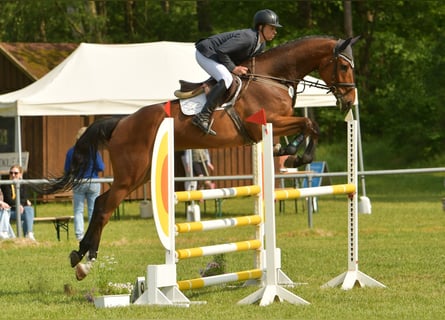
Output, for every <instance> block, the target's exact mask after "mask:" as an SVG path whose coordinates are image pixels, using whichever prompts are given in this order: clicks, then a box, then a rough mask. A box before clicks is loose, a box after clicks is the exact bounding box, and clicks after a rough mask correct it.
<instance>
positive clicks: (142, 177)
mask: <svg viewBox="0 0 445 320" xmlns="http://www.w3.org/2000/svg"><path fill="white" fill-rule="evenodd" d="M357 40H358V37H356V38H350V39H347V40H342V39H340V40H338V39H334V38H332V37H327V36H312V37H304V38H301V39H297V40H293V41H290V42H288V43H285V44H282V45H279V46H277V47H274V48H271V49H270V50H268V51H266V52H264V53H262V54H260V55H257V56H256V57H254V58H252V59H250V60H248V61H246V62H245V63H243V65H245V66H247V67H248V68H249V71H250V73H249V74H248V75H246V76H245V77H243V78H242V90H241V92H240V94H239V96H238V98H237V100H236V102H235V103H234V105H233V107H232V109H233V110H234V111H235V113H236V114H237V117H238V118H239V123H238V127H237V126H236V125H235V124H234V120H233V119H232V118H231V117H230V116H229V115H228V112H214V114H213V117H214V124H213V129H214V130H215V131H216V132H217V135H216V136H212V135H206V134H205V133H203V132H202V131H201V130H200V129H199V128H197V127H195V126H194V125H193V124H192V123H191V119H192V116H186V115H184V114H183V113H182V112H181V110H180V106H179V100H173V101H170V102H169V103H170V116H171V117H173V118H174V120H175V121H174V141H175V150H185V149H198V148H199V149H201V148H202V149H206V148H218V147H233V146H240V145H244V144H246V143H255V142H258V141H260V139H261V126H260V125H258V124H255V123H251V122H247V121H246V118H248V117H249V116H251V115H253V114H255V113H257V112H258V111H260V110H261V109H263V110H264V111H265V116H266V121H267V122H269V123H272V125H273V135H274V136H291V135H299V137H300V139H299V140H304V139H302V137H309V140H310V142H309V143H308V145H307V146H306V149H305V151H304V154H303V155H302V156H301V157H300V156H298V155H292V154H291V155H290V158H289V159H291V160H290V162H289V161H288V162H287V164H289V163H290V164H292V165H293V166H299V165H302V164H305V163H310V162H311V161H312V159H313V157H314V152H315V146H316V143H317V139H318V127H317V125H316V124H315V123H314V122H312V121H311V120H310V119H309V118H304V117H296V116H294V115H293V105H294V102H295V100H294V99H295V95H296V88H297V84H298V83H299V82H301V81H304V80H303V78H304V76H305V75H307V74H309V73H311V72H313V71H318V74H319V76H320V77H321V78H322V79H323V80H324V81H325V83H326V84H327V86H325V88H326V90H327V91H329V92H331V93H333V94H334V95H335V97H336V99H337V104H338V105H339V106H340V107H341V108H342V109H343V110H346V109H349V108H350V107H351V106H352V105H353V103H354V100H355V83H354V72H353V69H354V63H353V57H352V48H351V46H352V45H353V44H354V43H355V42H356V41H357ZM166 116H167V114H166V112H165V108H164V104H155V105H150V106H145V107H142V108H141V109H139V110H138V111H136V112H135V113H133V114H130V115H128V116H124V117H120V118H116V117H111V118H105V119H100V120H97V121H95V122H94V123H93V124H92V125H91V126H89V127H88V129H87V130H86V132H85V133H84V134H83V135H82V136H81V137H80V138H79V139H78V141H77V143H76V145H75V149H74V156H73V162H72V164H71V169H70V171H69V172H66V173H64V175H62V176H61V177H59V178H56V179H51V180H50V182H49V184H47V185H46V186H45V187H42V193H45V194H50V193H55V192H58V191H61V190H69V189H72V188H73V187H74V186H76V185H78V184H80V183H84V182H85V181H84V179H79V178H78V177H82V176H83V175H82V173H83V172H84V171H85V170H86V168H85V166H86V165H87V164H88V162H89V159H91V158H92V157H93V155H95V153H96V152H97V150H98V149H100V148H102V147H105V148H107V149H108V150H109V155H110V160H111V164H112V167H113V178H114V180H113V184H112V185H111V187H110V189H109V190H108V191H106V192H104V193H103V194H101V195H100V196H99V197H98V198H97V199H96V201H95V204H94V211H93V215H92V219H91V222H90V224H89V226H88V229H87V231H86V233H85V236H84V238H83V239H82V240H81V241H80V243H79V250H73V251H72V252H71V254H70V262H71V266H72V267H75V268H76V270H75V271H76V277H77V279H78V280H82V279H83V278H84V277H86V276H87V274H88V272H89V271H90V269H91V266H92V262H94V261H95V260H96V258H97V252H98V249H99V243H100V239H101V235H102V231H103V228H104V227H105V225H106V224H107V222H108V221H109V219H110V217H111V215H112V214H113V212H114V210H115V209H116V208H117V207H118V206H119V204H120V203H121V202H122V201H123V200H124V199H125V197H126V196H127V195H128V194H129V193H130V192H132V191H133V190H135V189H136V188H137V187H139V186H141V185H142V184H144V183H146V182H147V181H149V180H150V170H151V160H152V159H151V158H152V152H153V144H154V140H155V137H156V133H157V130H158V127H159V125H160V124H161V122H162V120H163V119H164V118H165V117H166ZM239 127H241V129H240V128H239ZM293 147H295V143H294V146H293ZM293 147H291V148H286V147H284V148H277V149H276V150H274V154H275V155H283V154H290V153H292V152H295V151H296V150H295V148H293ZM289 151H290V152H289ZM289 159H288V160H289ZM87 253H88V254H87ZM85 255H87V262H86V263H81V261H82V259H83V257H84V256H85Z"/></svg>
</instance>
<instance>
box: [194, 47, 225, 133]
mask: <svg viewBox="0 0 445 320" xmlns="http://www.w3.org/2000/svg"><path fill="white" fill-rule="evenodd" d="M196 62H198V64H199V65H200V66H201V68H203V69H204V70H205V71H206V72H207V73H208V74H209V75H210V76H211V77H212V78H213V79H215V80H216V81H217V84H216V86H214V87H213V88H212V89H211V90H210V92H209V93H208V95H207V102H206V104H205V106H204V108H203V110H202V111H201V113H200V114H198V115H196V116H195V117H194V118H193V120H192V123H193V124H194V125H195V126H197V127H199V128H201V129H202V130H203V131H204V132H205V133H210V134H212V135H216V133H215V131H213V130H212V129H211V126H212V123H211V121H210V117H211V115H212V113H213V111H214V110H215V108H216V106H217V105H218V102H219V100H220V99H221V97H222V96H223V95H224V93H225V92H226V90H227V89H229V88H230V86H231V85H232V81H233V77H232V74H231V73H230V71H229V70H228V69H227V68H226V67H225V66H224V65H223V64H221V63H219V62H216V61H214V60H212V59H210V58H207V57H205V56H204V55H202V54H201V53H200V52H199V51H198V50H196Z"/></svg>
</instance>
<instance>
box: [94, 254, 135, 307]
mask: <svg viewBox="0 0 445 320" xmlns="http://www.w3.org/2000/svg"><path fill="white" fill-rule="evenodd" d="M116 264H117V261H116V259H115V257H114V255H112V256H104V257H101V258H100V259H99V260H98V261H96V262H95V263H94V264H93V269H92V274H91V276H92V277H93V278H94V286H93V288H91V291H90V292H88V293H87V294H86V298H87V300H89V301H93V299H94V297H97V296H103V295H114V294H131V293H132V291H133V285H132V284H131V283H129V282H127V283H115V282H112V281H110V279H112V278H113V273H114V271H115V267H116Z"/></svg>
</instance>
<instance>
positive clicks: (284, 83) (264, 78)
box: [241, 73, 332, 94]
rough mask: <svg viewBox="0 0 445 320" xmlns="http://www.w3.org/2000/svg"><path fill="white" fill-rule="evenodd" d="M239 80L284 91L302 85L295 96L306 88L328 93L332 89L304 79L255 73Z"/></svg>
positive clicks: (318, 82)
mask: <svg viewBox="0 0 445 320" xmlns="http://www.w3.org/2000/svg"><path fill="white" fill-rule="evenodd" d="M241 78H243V79H248V80H250V81H258V82H263V83H267V84H272V85H275V86H278V87H281V88H283V89H285V90H287V89H288V87H289V85H290V86H293V87H294V88H295V87H297V86H298V84H300V83H301V84H302V85H303V90H301V91H298V92H297V94H299V93H302V92H304V90H305V89H306V86H307V87H309V88H311V87H315V88H319V89H324V90H326V91H327V92H326V93H329V92H331V91H332V88H330V87H329V86H327V85H325V84H322V83H320V81H310V80H306V79H295V80H289V79H285V78H278V77H272V76H268V75H263V74H257V73H247V74H245V75H243V76H241Z"/></svg>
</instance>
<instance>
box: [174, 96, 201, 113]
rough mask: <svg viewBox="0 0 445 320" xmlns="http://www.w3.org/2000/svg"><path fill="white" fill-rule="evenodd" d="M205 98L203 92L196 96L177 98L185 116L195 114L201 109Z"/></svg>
mask: <svg viewBox="0 0 445 320" xmlns="http://www.w3.org/2000/svg"><path fill="white" fill-rule="evenodd" d="M206 100H207V99H206V95H205V93H201V94H200V95H199V96H196V97H192V98H188V99H181V100H179V103H180V105H181V111H182V112H183V113H184V114H185V115H187V116H192V115H195V114H197V113H199V112H200V111H201V110H202V108H203V107H204V104H205V103H206Z"/></svg>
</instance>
